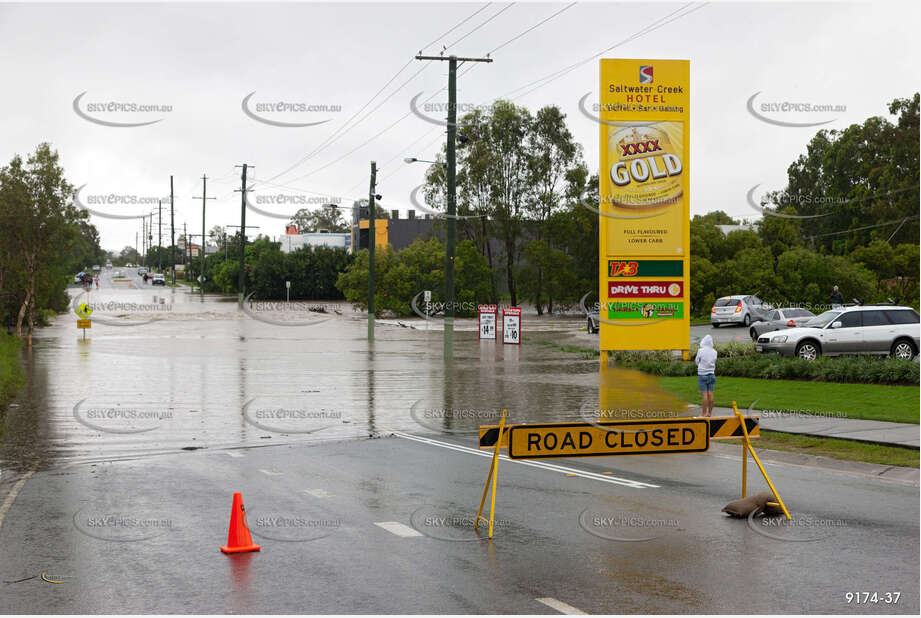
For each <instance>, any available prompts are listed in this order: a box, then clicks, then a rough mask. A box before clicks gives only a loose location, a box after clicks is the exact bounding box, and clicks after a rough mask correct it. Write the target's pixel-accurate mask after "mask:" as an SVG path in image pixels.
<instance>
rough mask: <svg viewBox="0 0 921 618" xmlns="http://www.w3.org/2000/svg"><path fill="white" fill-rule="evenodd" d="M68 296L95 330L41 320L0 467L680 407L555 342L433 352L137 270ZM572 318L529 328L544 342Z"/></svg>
mask: <svg viewBox="0 0 921 618" xmlns="http://www.w3.org/2000/svg"><path fill="white" fill-rule="evenodd" d="M104 283H106V284H107V283H109V282H106V281H104ZM72 294H73V296H74V298H75V303H74V304H75V305H76V304H79V303H83V302H86V303H87V304H89V305H90V307H91V308H93V309H94V313H93V316H92V319H93V325H92V328H91V329H90V330H89V331H88V333H87V340H86V341H83V340H82V338H81V331H79V330H77V328H76V324H75V320H76V317H75V316H74V315H73V314H68V315H62V316H59V317H58V319H57V321H56V323H55V324H54V325H53V326H52V327H50V328H46V329H43V330H41V331H40V332H39V334H38V337H37V338H36V345H35V349H34V352H33V353H32V355H31V356H30V359H29V367H28V370H29V373H30V386H29V390H28V392H27V393H26V394H25V396H24V397H23V398H22V399H21V400H20V402H19V405H18V406H16V407H13V408H11V409H10V410H9V411H8V414H7V416H8V418H7V419H6V426H7V429H8V431H7V433H6V437H5V438H4V439H3V442H2V444H0V460H2V461H5V462H6V463H5V464H4V465H5V466H7V467H14V466H21V465H24V464H25V462H34V461H36V460H39V459H40V460H42V461H43V462H45V464H50V463H52V462H58V463H64V462H76V461H87V460H96V459H99V458H105V459H112V458H137V457H143V456H146V455H152V454H157V453H168V452H176V451H178V450H181V449H185V450H193V449H215V448H233V447H240V446H257V445H258V446H262V445H268V444H280V443H292V442H303V441H311V442H314V441H325V440H339V439H348V438H356V437H367V436H368V435H369V434H374V433H375V432H383V431H389V430H400V431H413V432H416V433H426V432H443V431H444V430H446V429H447V430H454V431H457V432H463V433H468V432H471V431H475V429H476V427H477V426H478V425H480V424H488V423H491V422H495V421H496V420H497V416H498V411H499V410H501V408H502V407H505V408H508V409H509V411H510V418H511V419H513V420H515V421H518V422H523V421H565V420H578V419H580V409H583V410H584V409H592V408H595V407H596V406H599V405H601V406H603V407H605V408H610V409H614V410H621V409H623V410H637V409H642V410H663V411H669V412H670V413H671V414H675V413H678V412H684V411H686V406H685V404H684V403H682V402H680V401H678V400H677V399H675V398H674V397H672V396H670V395H668V394H666V393H663V392H662V391H660V390H659V389H658V388H657V387H656V385H655V381H654V379H652V378H650V377H648V376H645V375H644V374H641V373H639V372H634V371H625V370H616V369H609V370H607V371H605V372H604V373H603V374H601V378H599V372H598V361H597V360H583V359H580V358H579V357H578V356H575V355H573V354H569V353H564V352H559V351H556V349H555V348H553V347H551V346H542V345H529V344H527V343H526V344H525V345H523V346H503V345H502V344H501V343H496V342H492V341H488V342H487V341H483V342H481V341H478V340H477V339H476V333H475V332H460V333H458V334H457V335H456V343H455V358H454V360H453V361H451V362H448V363H445V362H444V361H443V359H442V355H441V352H442V340H441V332H438V331H434V330H433V331H431V332H426V331H424V330H416V329H412V328H402V327H399V326H393V325H386V324H385V325H380V326H379V327H378V334H377V340H376V341H375V342H374V343H373V344H372V345H371V346H370V347H369V345H368V342H367V341H366V326H365V322H364V321H363V320H362V319H361V318H360V316H356V315H354V314H353V313H352V312H351V310H350V308H349V307H348V306H346V305H344V304H343V305H341V306H338V307H336V306H330V305H325V306H324V307H328V310H327V311H326V313H325V314H322V315H321V314H315V313H311V312H309V311H305V313H304V317H305V318H306V320H307V321H308V322H309V320H310V319H311V318H321V319H326V318H329V319H327V320H326V321H325V322H322V323H317V324H316V325H306V326H291V327H286V326H278V325H277V324H274V323H266V322H263V321H260V317H262V315H263V314H260V313H258V312H256V313H254V312H253V311H250V314H249V315H248V314H246V313H244V312H242V311H240V310H239V309H238V308H237V305H236V303H235V302H233V301H232V300H230V301H228V300H226V299H222V298H217V297H212V296H205V297H204V298H202V297H200V296H199V295H198V294H193V293H190V292H189V291H188V290H187V289H185V288H177V289H175V290H174V289H172V288H163V287H158V288H151V287H150V286H149V284H148V285H147V286H144V284H143V283H141V282H140V280H137V279H136V280H135V281H134V282H133V283H130V284H113V285H103V287H102V289H101V290H98V291H97V290H95V289H94V290H92V291H90V292H89V293H84V292H83V291H82V290H72ZM276 313H277V311H276ZM264 315H265V316H268V315H269V313H268V312H266V313H265V314H264ZM251 316H254V317H251ZM272 316H273V317H275V315H274V314H272ZM281 317H282V318H290V316H281ZM272 321H274V320H272ZM579 326H581V322H580V321H579V320H574V321H571V322H563V327H562V328H563V330H559V331H553V330H541V331H540V332H539V334H535V335H533V337H538V338H539V339H541V340H545V341H553V340H555V339H561V338H564V337H565V335H566V332H565V329H566V328H569V329H577V328H579ZM556 328H560V327H559V326H556ZM527 335H528V333H526V336H527ZM533 337H532V338H533ZM599 379H600V383H599ZM599 392H600V393H601V394H602V397H601V400H599ZM611 417H612V418H614V417H616V414H615V416H611Z"/></svg>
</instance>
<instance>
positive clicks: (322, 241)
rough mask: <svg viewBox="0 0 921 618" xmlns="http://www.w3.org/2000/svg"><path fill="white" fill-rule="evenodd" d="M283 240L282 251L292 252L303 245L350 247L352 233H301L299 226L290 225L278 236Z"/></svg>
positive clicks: (280, 240)
mask: <svg viewBox="0 0 921 618" xmlns="http://www.w3.org/2000/svg"><path fill="white" fill-rule="evenodd" d="M278 240H279V242H281V250H282V253H292V252H294V251H297V250H298V249H301V248H303V247H339V248H341V249H348V248H349V245H351V235H350V234H349V233H348V232H346V233H342V234H338V233H330V232H326V231H320V232H315V233H309V234H301V233H300V232H299V231H298V228H297V226H295V225H288V226H287V227H286V228H285V233H284V234H283V235H282V236H279V237H278Z"/></svg>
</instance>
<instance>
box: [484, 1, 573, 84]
mask: <svg viewBox="0 0 921 618" xmlns="http://www.w3.org/2000/svg"><path fill="white" fill-rule="evenodd" d="M577 4H578V2H573V3H572V4H569V5H567V6H564V7H563V8H561V9H560V10H559V11H557V12H556V13H554V14H553V15H551V16H550V17H547V18H546V19H543V20H541V21H539V22H537V23H536V24H534V25H533V26H531V27H530V28H528V29H527V30H525V31H524V32H522V33H521V34H519V35H517V36H514V37H512V38H510V39H509V40H508V41H506V42H505V43H503V44H502V45H500V46H498V47H496V48H494V49H491V50H490V51H489V52H487V53H486V55H487V56H491V55H493V54H494V53H496V52H497V51H499V50H500V49H502V48H503V47H505V46H506V45H508V44H509V43H513V42H515V41H517V40H518V39H520V38H521V37H523V36H524V35H526V34H527V33H529V32H531V31H532V30H534V29H535V28H539V27H540V26H543V25H544V24H545V23H547V22H548V21H550V20H551V19H553V18H554V17H556V16H557V15H559V14H560V13H563V12H564V11H568V10H569V9H571V8H572V7H574V6H576V5H577ZM473 66H476V65H471V68H472V67H473Z"/></svg>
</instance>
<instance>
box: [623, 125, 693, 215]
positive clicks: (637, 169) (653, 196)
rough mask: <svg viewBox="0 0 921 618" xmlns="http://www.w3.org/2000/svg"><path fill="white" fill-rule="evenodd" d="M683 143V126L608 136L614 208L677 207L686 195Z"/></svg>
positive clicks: (636, 128)
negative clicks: (681, 198)
mask: <svg viewBox="0 0 921 618" xmlns="http://www.w3.org/2000/svg"><path fill="white" fill-rule="evenodd" d="M683 141H684V126H683V124H682V123H678V122H657V123H642V124H628V125H620V126H617V127H615V128H612V129H611V130H610V133H609V134H608V156H609V160H610V164H611V167H610V170H609V173H610V178H611V183H612V185H611V188H610V197H609V199H610V201H611V203H612V205H613V206H614V207H619V208H626V209H631V210H635V209H661V208H664V207H667V206H670V205H673V204H675V203H677V202H678V200H679V198H680V197H681V195H682V193H683V187H682V174H683V172H684V166H683V165H682V162H681V155H682V153H683V145H682V144H683ZM615 212H617V211H616V210H615Z"/></svg>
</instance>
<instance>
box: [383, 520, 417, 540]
mask: <svg viewBox="0 0 921 618" xmlns="http://www.w3.org/2000/svg"><path fill="white" fill-rule="evenodd" d="M374 525H375V526H378V527H380V528H383V529H384V530H386V531H387V532H390V533H391V534H395V535H397V536H403V537H410V536H422V533H421V532H419V531H418V530H413V529H412V528H410V527H409V526H407V525H406V524H401V523H400V522H398V521H376V522H374Z"/></svg>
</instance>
